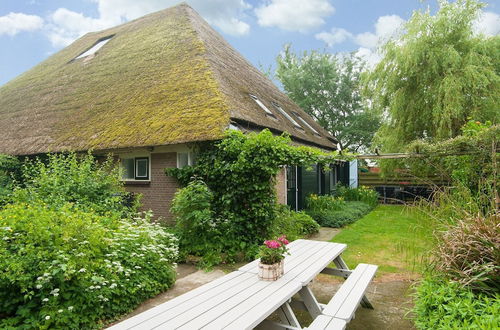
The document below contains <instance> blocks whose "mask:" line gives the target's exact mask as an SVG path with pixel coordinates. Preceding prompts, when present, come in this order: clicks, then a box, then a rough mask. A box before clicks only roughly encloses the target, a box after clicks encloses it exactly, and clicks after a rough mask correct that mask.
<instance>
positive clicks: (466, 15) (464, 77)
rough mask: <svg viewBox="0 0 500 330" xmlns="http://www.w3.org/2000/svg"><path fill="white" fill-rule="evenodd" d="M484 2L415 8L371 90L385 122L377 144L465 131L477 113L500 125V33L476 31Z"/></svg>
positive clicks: (463, 0)
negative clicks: (426, 8) (424, 9)
mask: <svg viewBox="0 0 500 330" xmlns="http://www.w3.org/2000/svg"><path fill="white" fill-rule="evenodd" d="M482 7H483V4H482V3H479V2H477V1H472V0H457V1H456V2H452V3H449V2H447V1H444V0H441V1H439V10H438V12H437V13H436V14H435V15H431V13H430V12H429V11H425V12H422V11H417V12H414V14H413V15H412V17H411V19H410V20H409V21H408V22H407V24H406V25H405V33H404V34H402V35H401V36H400V37H399V38H398V39H394V40H392V41H389V42H388V43H387V44H386V45H385V46H383V48H382V50H383V54H384V57H383V59H382V61H381V62H380V63H379V64H378V65H377V66H376V67H375V69H374V70H373V71H372V72H371V73H370V74H368V75H367V76H366V78H367V79H366V80H365V85H364V87H365V88H364V90H365V92H367V95H368V97H369V98H370V99H371V100H372V103H371V105H372V107H373V108H374V109H375V110H376V111H377V112H378V113H381V114H384V118H385V122H384V124H383V125H382V126H381V128H380V129H379V131H378V132H377V134H376V137H375V141H376V144H377V145H380V146H381V147H382V149H383V150H384V151H388V152H394V151H400V150H403V149H404V147H405V145H406V144H407V143H409V142H411V141H413V140H416V139H432V140H442V139H447V138H452V137H455V136H457V135H459V134H460V128H461V127H462V126H463V125H464V124H465V123H466V122H467V120H468V119H469V118H472V119H474V120H480V121H486V120H490V121H492V122H493V123H496V122H498V119H499V116H500V111H499V104H500V90H499V85H500V77H499V72H500V37H499V36H495V37H486V36H483V35H475V34H474V32H473V22H474V20H475V19H476V18H477V17H478V15H479V14H480V10H481V8H482Z"/></svg>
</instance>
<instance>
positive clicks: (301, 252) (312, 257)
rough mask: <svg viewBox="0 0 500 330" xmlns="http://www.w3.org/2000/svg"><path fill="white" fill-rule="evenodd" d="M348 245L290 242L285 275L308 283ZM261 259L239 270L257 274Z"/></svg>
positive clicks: (301, 240) (303, 241)
mask: <svg viewBox="0 0 500 330" xmlns="http://www.w3.org/2000/svg"><path fill="white" fill-rule="evenodd" d="M346 247H347V245H345V244H341V243H331V242H320V241H310V240H304V239H298V240H296V241H293V242H291V243H290V244H288V249H289V252H290V255H289V256H287V257H286V258H285V275H286V276H289V277H293V278H295V279H296V280H298V281H300V282H301V283H302V285H307V284H308V283H309V282H311V280H312V279H313V278H315V277H316V275H318V274H319V273H320V272H321V271H322V270H323V269H325V267H327V266H328V265H329V264H330V263H331V262H332V261H333V259H335V258H337V257H338V256H339V255H340V254H341V253H342V252H343V251H344V250H345V249H346ZM259 261H260V259H257V260H254V261H252V262H250V263H248V264H246V265H245V266H242V267H240V268H239V269H238V270H239V271H242V272H249V273H254V274H257V273H258V271H259V268H258V267H259Z"/></svg>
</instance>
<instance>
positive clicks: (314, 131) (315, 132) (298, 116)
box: [293, 112, 321, 136]
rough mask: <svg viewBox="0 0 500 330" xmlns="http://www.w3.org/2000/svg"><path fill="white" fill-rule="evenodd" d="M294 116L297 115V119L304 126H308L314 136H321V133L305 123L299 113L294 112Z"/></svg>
mask: <svg viewBox="0 0 500 330" xmlns="http://www.w3.org/2000/svg"><path fill="white" fill-rule="evenodd" d="M293 114H294V115H295V117H297V118H298V119H299V120H300V121H301V122H302V124H304V125H306V126H307V128H309V129H310V130H311V131H313V133H314V134H316V135H319V136H321V135H320V134H319V132H318V131H317V130H315V129H314V127H312V126H311V125H309V123H308V122H307V121H305V120H304V118H302V117H301V116H300V115H299V114H298V113H296V112H294V113H293Z"/></svg>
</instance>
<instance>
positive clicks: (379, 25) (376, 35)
mask: <svg viewBox="0 0 500 330" xmlns="http://www.w3.org/2000/svg"><path fill="white" fill-rule="evenodd" d="M404 23H405V20H404V19H402V18H401V17H399V16H398V15H387V16H380V17H379V18H378V19H377V22H376V23H375V25H374V28H375V29H374V30H375V31H374V32H363V33H359V34H352V33H350V32H349V31H346V30H344V29H340V28H332V29H331V31H330V32H327V31H323V32H321V33H318V34H316V39H319V40H322V41H324V42H325V43H326V44H327V45H328V46H329V47H332V46H333V45H335V44H339V43H342V42H344V41H346V40H351V41H352V42H354V43H355V44H357V45H359V46H360V48H358V50H357V51H356V55H357V56H359V57H361V58H362V59H364V60H365V61H366V63H367V64H368V66H370V67H372V66H374V65H375V64H377V63H378V62H379V61H380V59H381V58H382V56H381V55H380V53H379V52H378V47H379V46H381V45H383V44H384V43H386V42H387V41H389V39H391V38H394V37H396V36H398V35H399V34H400V33H401V32H403V27H404Z"/></svg>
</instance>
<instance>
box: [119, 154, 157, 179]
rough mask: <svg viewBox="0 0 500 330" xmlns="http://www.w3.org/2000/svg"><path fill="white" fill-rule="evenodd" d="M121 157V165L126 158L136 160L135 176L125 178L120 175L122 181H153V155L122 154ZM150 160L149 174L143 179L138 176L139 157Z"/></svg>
mask: <svg viewBox="0 0 500 330" xmlns="http://www.w3.org/2000/svg"><path fill="white" fill-rule="evenodd" d="M119 158H120V166H121V163H122V161H123V160H125V159H133V160H134V177H133V178H126V179H125V178H123V177H120V180H121V181H124V182H151V155H122V156H119ZM146 158H147V160H148V176H147V178H144V179H141V178H138V176H137V160H138V159H146Z"/></svg>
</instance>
